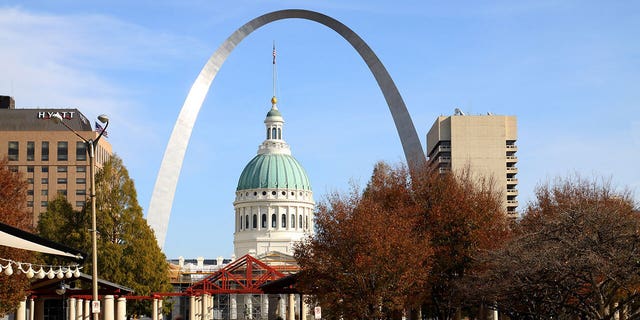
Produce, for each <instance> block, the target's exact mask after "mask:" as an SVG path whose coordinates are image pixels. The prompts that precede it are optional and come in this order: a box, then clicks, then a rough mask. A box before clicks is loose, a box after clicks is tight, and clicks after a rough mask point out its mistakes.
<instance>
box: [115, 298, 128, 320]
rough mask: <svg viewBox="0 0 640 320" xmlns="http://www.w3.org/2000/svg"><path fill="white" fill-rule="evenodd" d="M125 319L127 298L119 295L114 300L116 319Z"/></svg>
mask: <svg viewBox="0 0 640 320" xmlns="http://www.w3.org/2000/svg"><path fill="white" fill-rule="evenodd" d="M126 319H127V298H125V297H120V298H118V300H117V301H116V320H126Z"/></svg>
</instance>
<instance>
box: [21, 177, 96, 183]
mask: <svg viewBox="0 0 640 320" xmlns="http://www.w3.org/2000/svg"><path fill="white" fill-rule="evenodd" d="M27 183H29V184H33V178H27ZM57 183H58V184H67V178H58V179H57ZM86 183H87V179H86V178H76V184H86ZM40 184H49V178H42V179H40Z"/></svg>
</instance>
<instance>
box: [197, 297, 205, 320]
mask: <svg viewBox="0 0 640 320" xmlns="http://www.w3.org/2000/svg"><path fill="white" fill-rule="evenodd" d="M196 320H203V319H202V296H196Z"/></svg>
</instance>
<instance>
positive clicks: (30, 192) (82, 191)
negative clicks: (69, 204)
mask: <svg viewBox="0 0 640 320" xmlns="http://www.w3.org/2000/svg"><path fill="white" fill-rule="evenodd" d="M58 194H61V195H63V196H66V195H67V190H66V189H59V190H58ZM86 194H87V190H85V189H76V196H84V195H86ZM27 195H30V196H32V195H33V189H29V190H27ZM40 195H41V196H48V195H49V190H48V189H42V190H40Z"/></svg>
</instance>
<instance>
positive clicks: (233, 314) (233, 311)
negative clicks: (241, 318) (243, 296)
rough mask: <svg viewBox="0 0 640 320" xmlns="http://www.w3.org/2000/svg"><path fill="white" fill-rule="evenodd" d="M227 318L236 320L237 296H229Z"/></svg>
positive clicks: (233, 294)
mask: <svg viewBox="0 0 640 320" xmlns="http://www.w3.org/2000/svg"><path fill="white" fill-rule="evenodd" d="M229 300H230V301H229V309H231V310H229V316H230V318H231V320H236V319H238V295H237V294H235V293H232V294H230V295H229Z"/></svg>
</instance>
